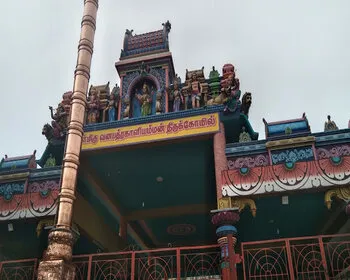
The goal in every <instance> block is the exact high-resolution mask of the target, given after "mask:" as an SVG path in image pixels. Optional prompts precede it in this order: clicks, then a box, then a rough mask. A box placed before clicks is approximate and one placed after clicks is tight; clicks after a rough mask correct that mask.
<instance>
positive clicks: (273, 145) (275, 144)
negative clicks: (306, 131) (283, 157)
mask: <svg viewBox="0 0 350 280" xmlns="http://www.w3.org/2000/svg"><path fill="white" fill-rule="evenodd" d="M315 141H316V137H315V136H305V137H297V138H290V139H281V140H275V141H268V142H266V144H265V145H266V148H268V149H271V150H278V149H285V148H290V147H301V146H306V145H311V144H313V143H314V142H315Z"/></svg>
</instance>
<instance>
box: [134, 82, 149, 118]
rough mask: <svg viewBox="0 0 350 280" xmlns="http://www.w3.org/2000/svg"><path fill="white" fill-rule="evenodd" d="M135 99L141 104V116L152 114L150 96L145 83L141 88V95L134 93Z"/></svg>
mask: <svg viewBox="0 0 350 280" xmlns="http://www.w3.org/2000/svg"><path fill="white" fill-rule="evenodd" d="M135 97H136V98H137V99H138V100H139V102H140V104H141V116H148V115H150V114H151V113H152V96H151V93H150V90H149V87H148V85H147V84H146V83H144V84H143V86H142V94H138V93H135Z"/></svg>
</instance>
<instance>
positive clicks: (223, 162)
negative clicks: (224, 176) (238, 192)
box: [214, 122, 227, 201]
mask: <svg viewBox="0 0 350 280" xmlns="http://www.w3.org/2000/svg"><path fill="white" fill-rule="evenodd" d="M225 149H226V138H225V127H224V124H223V123H222V122H221V123H220V131H219V132H218V133H216V134H215V135H214V162H215V179H216V198H217V201H219V199H220V198H222V191H221V187H222V180H221V173H222V171H224V170H226V169H227V158H226V154H225Z"/></svg>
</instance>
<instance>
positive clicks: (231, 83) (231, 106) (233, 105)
mask: <svg viewBox="0 0 350 280" xmlns="http://www.w3.org/2000/svg"><path fill="white" fill-rule="evenodd" d="M225 90H226V92H227V93H226V94H227V101H226V102H225V105H226V107H225V109H224V112H225V113H234V112H236V110H237V109H238V107H239V106H240V105H241V101H240V100H239V99H240V97H241V90H240V83H239V79H238V78H236V77H235V75H234V74H231V75H230V76H229V77H228V79H227V88H226V89H225Z"/></svg>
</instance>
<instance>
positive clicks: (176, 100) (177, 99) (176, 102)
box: [171, 79, 184, 112]
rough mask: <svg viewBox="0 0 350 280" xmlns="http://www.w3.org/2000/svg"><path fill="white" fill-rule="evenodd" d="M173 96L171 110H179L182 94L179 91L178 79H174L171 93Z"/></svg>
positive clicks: (182, 99)
mask: <svg viewBox="0 0 350 280" xmlns="http://www.w3.org/2000/svg"><path fill="white" fill-rule="evenodd" d="M171 95H172V98H173V112H178V111H180V105H181V103H183V102H184V98H183V95H182V93H181V91H180V90H179V82H178V79H175V80H174V89H173V91H172V93H171Z"/></svg>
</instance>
